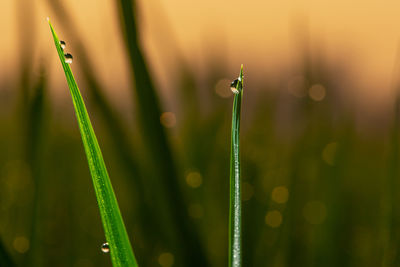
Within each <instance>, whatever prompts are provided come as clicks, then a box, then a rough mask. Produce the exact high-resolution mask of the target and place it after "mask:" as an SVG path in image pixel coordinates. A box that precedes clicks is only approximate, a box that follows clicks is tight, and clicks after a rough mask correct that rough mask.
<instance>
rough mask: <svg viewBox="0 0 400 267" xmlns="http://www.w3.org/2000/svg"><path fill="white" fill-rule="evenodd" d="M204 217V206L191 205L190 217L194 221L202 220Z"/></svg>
mask: <svg viewBox="0 0 400 267" xmlns="http://www.w3.org/2000/svg"><path fill="white" fill-rule="evenodd" d="M203 215H204V209H203V206H202V205H200V204H190V205H189V216H190V217H192V218H194V219H200V218H201V217H203Z"/></svg>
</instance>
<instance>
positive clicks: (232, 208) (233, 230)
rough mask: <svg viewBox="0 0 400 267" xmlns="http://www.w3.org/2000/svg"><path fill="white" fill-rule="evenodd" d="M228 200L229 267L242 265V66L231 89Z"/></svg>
mask: <svg viewBox="0 0 400 267" xmlns="http://www.w3.org/2000/svg"><path fill="white" fill-rule="evenodd" d="M233 91H234V98H233V109H232V132H231V160H230V199H229V266H230V267H239V266H241V265H242V248H241V246H242V197H241V186H240V183H241V178H240V151H239V148H240V112H241V109H242V97H243V65H242V66H241V68H240V74H239V78H238V80H237V83H236V88H234V89H233Z"/></svg>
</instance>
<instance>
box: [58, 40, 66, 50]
mask: <svg viewBox="0 0 400 267" xmlns="http://www.w3.org/2000/svg"><path fill="white" fill-rule="evenodd" d="M60 46H61V49H62V50H64V49H65V47H66V46H67V44H66V43H65V42H64V41H63V40H60Z"/></svg>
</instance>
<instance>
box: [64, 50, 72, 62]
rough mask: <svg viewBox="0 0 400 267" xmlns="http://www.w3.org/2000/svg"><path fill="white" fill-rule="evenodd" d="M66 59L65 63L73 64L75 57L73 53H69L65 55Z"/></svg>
mask: <svg viewBox="0 0 400 267" xmlns="http://www.w3.org/2000/svg"><path fill="white" fill-rule="evenodd" d="M64 59H65V63H68V64H71V63H72V59H73V57H72V55H71V54H69V53H67V54H65V55H64Z"/></svg>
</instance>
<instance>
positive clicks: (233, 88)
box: [231, 79, 239, 94]
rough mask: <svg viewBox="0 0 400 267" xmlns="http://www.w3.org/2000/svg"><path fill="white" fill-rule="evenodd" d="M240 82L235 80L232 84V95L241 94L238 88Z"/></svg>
mask: <svg viewBox="0 0 400 267" xmlns="http://www.w3.org/2000/svg"><path fill="white" fill-rule="evenodd" d="M238 82H239V80H238V79H236V80H234V81H233V82H232V83H231V91H232V93H234V94H239V90H238V89H237V88H236V87H237V84H238Z"/></svg>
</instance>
